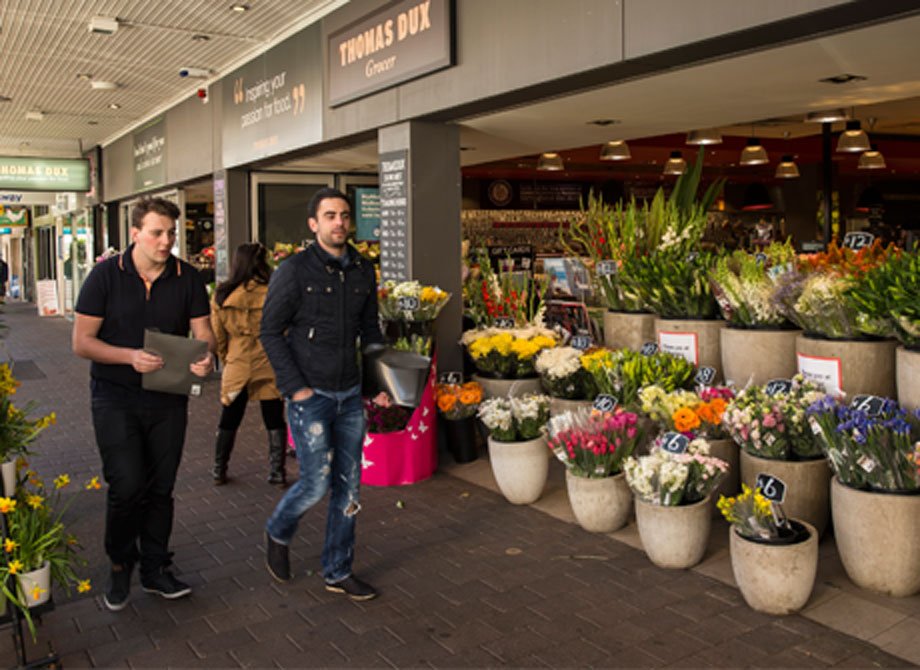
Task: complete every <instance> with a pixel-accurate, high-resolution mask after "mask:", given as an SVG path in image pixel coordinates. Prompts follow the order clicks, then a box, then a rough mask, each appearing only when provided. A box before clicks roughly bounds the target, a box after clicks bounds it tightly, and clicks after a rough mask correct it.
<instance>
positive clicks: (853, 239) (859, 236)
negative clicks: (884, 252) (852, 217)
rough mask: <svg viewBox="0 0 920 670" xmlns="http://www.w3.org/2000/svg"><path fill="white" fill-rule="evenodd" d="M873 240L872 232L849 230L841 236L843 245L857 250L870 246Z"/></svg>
mask: <svg viewBox="0 0 920 670" xmlns="http://www.w3.org/2000/svg"><path fill="white" fill-rule="evenodd" d="M874 241H875V235H873V234H872V233H863V232H856V231H851V232H849V233H847V234H846V235H844V236H843V246H845V247H849V248H850V249H852V250H853V251H859V250H860V249H862V248H863V247H869V246H872V243H873V242H874Z"/></svg>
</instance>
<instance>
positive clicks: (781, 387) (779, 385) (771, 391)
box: [763, 379, 792, 395]
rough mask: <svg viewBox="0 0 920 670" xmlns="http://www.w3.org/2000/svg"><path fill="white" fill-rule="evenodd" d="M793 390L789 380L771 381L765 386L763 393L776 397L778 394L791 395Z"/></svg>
mask: <svg viewBox="0 0 920 670" xmlns="http://www.w3.org/2000/svg"><path fill="white" fill-rule="evenodd" d="M791 390H792V382H791V381H790V380H788V379H771V380H770V381H768V382H767V384H766V386H764V389H763V392H764V393H766V394H767V395H776V394H778V393H789V391H791Z"/></svg>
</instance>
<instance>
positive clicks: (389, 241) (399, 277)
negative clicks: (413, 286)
mask: <svg viewBox="0 0 920 670" xmlns="http://www.w3.org/2000/svg"><path fill="white" fill-rule="evenodd" d="M408 157H409V152H408V151H407V150H405V149H401V150H399V151H387V152H385V153H382V154H380V172H379V179H380V278H381V279H383V280H384V281H386V280H387V279H393V280H395V281H409V158H408Z"/></svg>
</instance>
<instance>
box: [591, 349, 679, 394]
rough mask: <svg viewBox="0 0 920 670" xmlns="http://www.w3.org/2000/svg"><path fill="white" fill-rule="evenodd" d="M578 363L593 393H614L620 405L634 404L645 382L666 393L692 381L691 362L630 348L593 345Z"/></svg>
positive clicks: (677, 357) (671, 355)
mask: <svg viewBox="0 0 920 670" xmlns="http://www.w3.org/2000/svg"><path fill="white" fill-rule="evenodd" d="M581 362H582V365H583V366H584V368H585V369H586V370H587V371H588V372H589V373H590V374H591V377H592V379H593V380H594V386H595V388H596V389H597V392H598V393H603V394H606V395H612V396H614V397H615V398H616V399H617V400H618V401H619V404H620V405H632V404H634V403H635V402H636V401H637V399H638V394H639V389H641V388H642V387H643V386H648V385H649V384H658V385H659V386H660V387H661V388H663V389H664V390H665V391H669V392H670V391H673V390H675V389H678V388H686V387H687V386H688V385H690V384H692V383H693V374H694V367H693V364H692V363H690V362H688V361H687V360H686V359H685V358H683V357H682V356H675V355H673V354H667V353H656V354H652V355H650V356H645V355H643V354H640V353H638V352H635V351H632V350H630V349H620V350H618V351H613V350H611V349H607V348H604V347H596V348H592V349H588V350H586V351H585V353H584V354H583V355H582V358H581Z"/></svg>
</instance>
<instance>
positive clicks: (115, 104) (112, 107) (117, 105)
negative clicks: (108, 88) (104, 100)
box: [109, 102, 121, 109]
mask: <svg viewBox="0 0 920 670" xmlns="http://www.w3.org/2000/svg"><path fill="white" fill-rule="evenodd" d="M109 109H121V105H119V104H118V103H117V102H113V103H112V104H110V105H109Z"/></svg>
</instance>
